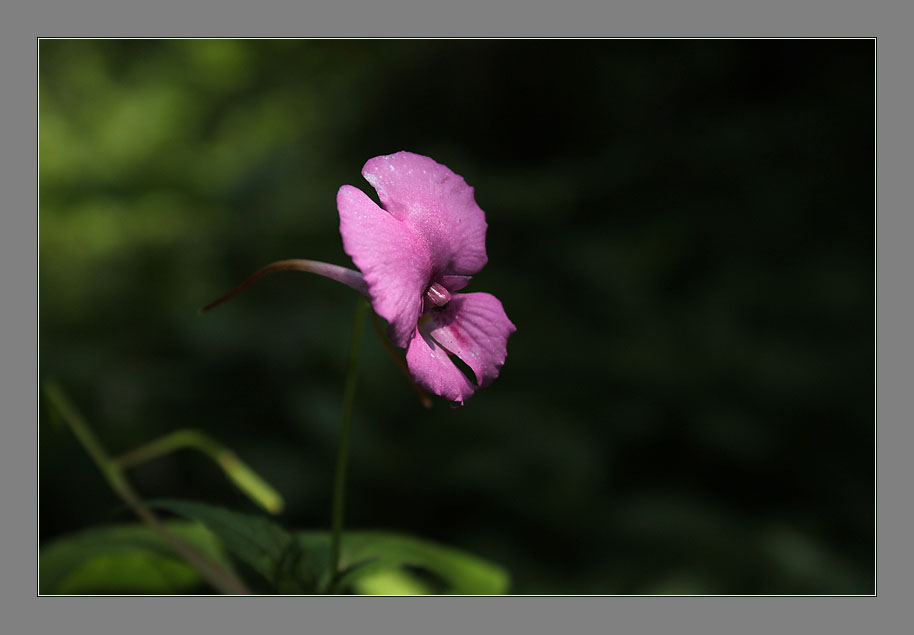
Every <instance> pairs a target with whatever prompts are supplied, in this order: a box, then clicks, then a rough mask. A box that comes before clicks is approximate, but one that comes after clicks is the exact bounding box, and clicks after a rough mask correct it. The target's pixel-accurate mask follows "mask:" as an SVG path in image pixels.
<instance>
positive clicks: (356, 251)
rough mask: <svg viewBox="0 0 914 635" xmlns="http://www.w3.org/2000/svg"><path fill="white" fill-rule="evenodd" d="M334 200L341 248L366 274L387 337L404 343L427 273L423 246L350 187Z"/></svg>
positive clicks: (419, 305)
mask: <svg viewBox="0 0 914 635" xmlns="http://www.w3.org/2000/svg"><path fill="white" fill-rule="evenodd" d="M336 204H337V208H338V209H339V212H340V234H341V235H342V237H343V249H344V250H345V251H346V253H347V254H349V256H350V257H351V258H352V261H353V262H354V263H355V265H356V266H357V267H358V268H359V270H360V271H361V272H362V275H363V276H364V277H365V282H366V284H367V285H368V294H369V296H370V298H371V305H372V307H374V310H375V311H376V312H377V314H378V315H380V316H381V317H382V318H384V319H385V320H387V322H388V323H389V324H390V333H391V339H392V340H393V341H394V343H395V344H397V346H400V347H405V346H406V345H407V344H408V343H409V338H410V337H411V336H412V334H413V331H415V330H416V321H417V320H418V319H419V313H420V312H421V310H422V296H423V293H424V292H425V288H426V286H428V284H429V280H430V278H431V275H432V265H431V262H430V260H429V255H428V249H427V247H426V245H425V243H424V241H423V240H422V239H421V238H419V237H418V236H417V235H416V233H415V232H413V231H412V230H411V229H410V228H409V227H408V226H407V225H406V224H404V223H402V222H400V221H399V220H397V219H396V218H394V217H393V216H391V215H390V214H389V213H387V212H385V211H384V210H383V209H381V208H380V207H378V206H377V205H376V204H375V203H374V201H372V200H371V199H370V198H368V195H366V194H365V193H364V192H362V191H361V190H359V189H357V188H355V187H352V186H351V185H344V186H343V187H341V188H340V190H339V192H338V193H337V197H336Z"/></svg>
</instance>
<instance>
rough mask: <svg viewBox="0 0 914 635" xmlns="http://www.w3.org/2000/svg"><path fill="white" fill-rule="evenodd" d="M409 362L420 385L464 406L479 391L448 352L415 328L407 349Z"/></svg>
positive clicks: (410, 369)
mask: <svg viewBox="0 0 914 635" xmlns="http://www.w3.org/2000/svg"><path fill="white" fill-rule="evenodd" d="M406 364H407V366H409V372H410V374H411V375H412V376H413V379H415V380H416V383H417V384H419V385H420V386H421V387H422V388H424V389H425V390H427V391H429V392H431V393H434V394H436V395H438V396H440V397H444V398H445V399H448V400H449V401H456V402H458V403H459V404H460V405H463V402H464V401H466V400H467V399H469V398H470V395H472V394H473V392H474V391H475V390H476V386H474V385H473V383H472V382H471V381H470V380H469V379H467V376H466V375H464V374H463V372H462V371H461V370H460V369H459V368H457V366H456V365H455V364H454V362H452V361H451V358H450V357H449V356H448V353H447V351H446V350H444V349H443V348H441V347H440V346H439V345H438V343H437V342H435V341H434V340H433V339H432V338H431V337H429V336H428V335H423V334H422V333H421V332H420V331H419V329H416V330H415V331H414V333H413V339H412V340H410V342H409V348H407V349H406Z"/></svg>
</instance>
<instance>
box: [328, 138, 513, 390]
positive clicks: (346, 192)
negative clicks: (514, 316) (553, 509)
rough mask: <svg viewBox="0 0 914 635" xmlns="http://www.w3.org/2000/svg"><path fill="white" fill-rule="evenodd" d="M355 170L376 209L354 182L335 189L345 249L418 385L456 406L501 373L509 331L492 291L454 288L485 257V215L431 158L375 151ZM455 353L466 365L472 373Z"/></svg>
mask: <svg viewBox="0 0 914 635" xmlns="http://www.w3.org/2000/svg"><path fill="white" fill-rule="evenodd" d="M362 176H364V177H365V179H366V180H367V181H368V182H369V183H370V184H371V185H372V186H373V187H374V188H375V190H376V191H377V193H378V196H379V197H380V199H381V204H382V205H383V208H382V207H378V205H376V204H375V203H374V201H372V200H371V199H370V198H369V197H368V196H367V195H366V194H365V193H364V192H362V191H361V190H359V189H357V188H355V187H352V186H351V185H344V186H343V187H341V188H340V190H339V193H338V194H337V207H338V208H339V212H340V234H341V235H342V237H343V248H344V249H345V251H346V253H347V254H349V256H351V257H352V260H353V262H354V263H355V265H356V266H357V267H358V268H359V270H360V271H361V272H362V276H363V277H364V284H365V286H366V287H367V295H368V298H369V300H370V301H371V304H372V306H373V307H374V310H375V312H377V314H378V315H380V316H381V317H383V318H384V319H385V320H387V322H388V323H389V325H390V328H389V333H390V337H391V339H392V340H393V342H394V343H395V344H396V345H397V346H400V347H402V348H406V363H407V365H408V366H409V371H410V373H411V374H412V376H413V378H414V379H415V381H416V383H417V384H419V385H420V386H422V387H423V388H425V389H426V390H428V391H430V392H432V393H434V394H436V395H440V396H441V397H444V398H445V399H449V400H451V401H455V402H458V403H460V404H463V403H464V401H465V400H466V399H468V398H469V397H470V396H471V395H472V394H473V393H474V392H475V391H476V390H477V389H478V388H482V387H484V386H487V385H488V384H490V383H491V382H492V381H493V380H494V379H495V378H496V377H498V373H499V370H500V369H501V367H502V365H503V364H504V362H505V357H506V356H507V352H506V347H507V342H508V337H509V336H510V335H511V333H513V332H514V331H515V330H516V328H515V326H514V325H513V324H512V323H511V321H510V320H509V319H508V316H507V315H505V311H504V309H503V308H502V305H501V302H499V301H498V299H497V298H496V297H495V296H493V295H490V294H488V293H456V292H457V291H460V290H461V289H463V288H464V287H466V286H467V284H469V282H470V279H471V278H470V277H471V276H472V275H473V274H475V273H477V272H478V271H480V270H481V269H482V268H483V267H484V266H485V264H486V261H487V257H486V246H485V238H486V220H485V214H484V213H483V211H482V210H481V209H480V208H479V206H478V205H477V204H476V201H475V200H474V198H473V188H472V187H470V186H469V185H467V184H466V182H465V181H464V180H463V178H462V177H460V176H458V175H457V174H454V173H453V172H452V171H451V170H449V169H448V168H447V167H445V166H443V165H441V164H439V163H436V162H435V161H433V160H432V159H430V158H428V157H424V156H421V155H418V154H412V153H410V152H398V153H396V154H391V155H388V156H381V157H375V158H373V159H370V160H369V161H368V162H367V163H366V164H365V167H364V168H363V169H362ZM350 286H353V287H354V288H355V287H356V285H354V284H350ZM452 356H455V357H458V358H459V359H460V360H462V361H463V362H464V363H465V364H466V365H467V366H469V367H470V369H471V370H472V371H473V375H474V376H475V381H471V380H470V379H469V378H468V377H467V376H466V375H464V373H463V372H462V371H461V370H460V369H459V368H458V367H457V365H456V364H455V363H454V362H453V361H452V359H451V357H452Z"/></svg>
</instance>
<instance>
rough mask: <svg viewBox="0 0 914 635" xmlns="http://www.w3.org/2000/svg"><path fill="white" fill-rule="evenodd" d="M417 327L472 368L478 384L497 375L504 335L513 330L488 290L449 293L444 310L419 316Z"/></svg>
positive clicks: (504, 354)
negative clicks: (448, 300) (484, 291)
mask: <svg viewBox="0 0 914 635" xmlns="http://www.w3.org/2000/svg"><path fill="white" fill-rule="evenodd" d="M419 329H420V330H421V331H425V332H427V333H428V335H430V336H431V337H432V339H434V340H435V341H436V342H438V343H439V344H440V345H441V346H443V347H444V348H445V349H447V350H448V351H449V352H451V353H453V354H454V355H456V356H457V357H459V358H460V359H462V360H463V361H464V362H465V363H466V365H467V366H469V367H470V368H472V369H473V373H474V374H475V375H476V382H477V383H478V384H479V386H480V387H483V386H487V385H488V384H490V383H492V381H493V380H494V379H495V378H496V377H498V372H499V371H500V370H501V367H502V365H504V363H505V358H506V357H507V354H508V353H507V346H508V337H509V336H510V335H511V333H513V332H514V331H516V330H517V328H516V327H515V326H514V324H512V323H511V320H509V319H508V316H507V315H506V314H505V310H504V308H503V307H502V305H501V302H499V300H498V298H496V297H495V296H494V295H491V294H488V293H456V294H453V295H452V296H451V301H450V302H449V303H448V305H447V306H446V307H444V309H442V310H440V311H430V312H429V313H426V314H425V315H424V316H423V318H422V323H420V326H419Z"/></svg>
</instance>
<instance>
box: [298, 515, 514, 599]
mask: <svg viewBox="0 0 914 635" xmlns="http://www.w3.org/2000/svg"><path fill="white" fill-rule="evenodd" d="M298 537H299V540H300V541H301V542H303V544H304V545H305V548H306V549H309V550H314V549H317V548H320V547H321V546H322V545H325V544H327V543H329V540H330V538H329V535H328V534H327V532H301V533H299V534H298ZM340 560H341V572H340V573H339V574H338V575H337V578H336V580H334V581H333V582H332V584H331V588H330V591H331V592H338V591H343V590H347V589H348V590H351V591H353V592H355V593H365V594H379V595H412V594H431V593H450V594H466V595H488V594H500V593H505V592H506V591H507V590H508V586H509V584H510V577H509V575H508V573H507V571H505V570H504V569H503V568H502V567H499V566H498V565H495V564H493V563H491V562H488V561H486V560H483V559H482V558H479V557H477V556H474V555H472V554H469V553H466V552H464V551H460V550H458V549H454V548H453V547H448V546H445V545H441V544H438V543H435V542H432V541H429V540H424V539H421V538H416V537H413V536H408V535H404V534H396V533H390V532H381V531H353V532H347V533H346V534H345V535H344V536H343V541H342V553H341V558H340Z"/></svg>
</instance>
